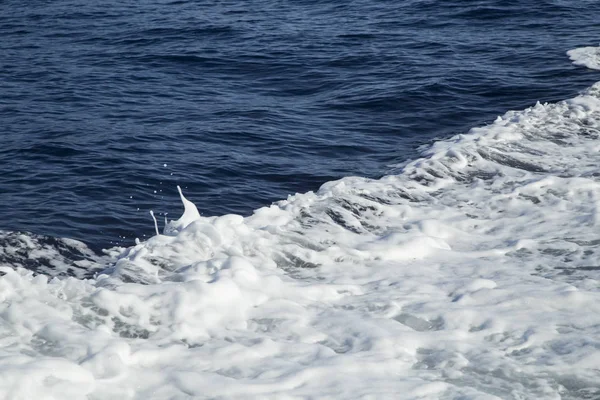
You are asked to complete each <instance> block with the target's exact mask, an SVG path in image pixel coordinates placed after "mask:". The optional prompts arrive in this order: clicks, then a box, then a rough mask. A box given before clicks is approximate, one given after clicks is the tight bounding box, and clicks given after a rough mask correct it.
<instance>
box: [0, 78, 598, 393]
mask: <svg viewBox="0 0 600 400" xmlns="http://www.w3.org/2000/svg"><path fill="white" fill-rule="evenodd" d="M599 138H600V83H597V84H596V85H594V86H592V87H591V88H589V89H588V90H587V91H585V92H584V93H582V94H581V95H580V96H577V97H575V98H573V99H570V100H566V101H562V102H559V103H556V104H539V103H538V104H536V105H535V106H533V107H531V108H528V109H526V110H522V111H510V112H508V113H506V114H505V115H503V116H501V117H498V119H497V120H496V121H495V122H494V123H492V124H490V125H488V126H484V127H480V128H474V129H472V130H471V131H470V132H469V133H467V134H463V135H457V136H455V137H452V138H450V139H448V140H443V141H439V142H436V143H435V144H434V145H432V146H431V147H430V148H429V149H427V150H425V151H424V153H423V154H422V157H421V158H419V159H416V160H414V161H411V162H407V163H405V164H403V165H400V166H397V168H398V170H399V173H398V174H395V175H390V176H386V177H383V178H381V179H366V178H358V177H347V178H344V179H341V180H338V181H334V182H329V183H326V184H325V185H323V186H322V187H321V188H320V190H318V191H317V192H314V193H313V192H309V193H305V194H298V195H295V196H290V197H289V198H288V199H287V200H283V201H280V202H278V203H276V204H273V205H271V206H270V207H264V208H261V209H258V210H256V211H255V212H254V214H253V215H252V216H250V217H247V218H243V217H241V216H238V215H224V216H218V217H203V216H200V213H199V212H198V210H197V209H196V207H195V206H194V204H193V203H192V202H191V201H189V200H187V199H185V197H184V196H183V194H182V196H181V198H182V201H183V203H184V206H185V212H184V214H183V216H182V217H181V218H180V219H179V220H177V221H171V222H168V223H166V225H165V226H164V229H163V233H162V234H159V235H156V236H154V237H152V238H150V239H149V240H147V241H144V242H139V243H138V244H136V245H135V246H133V247H130V248H128V249H113V250H112V251H109V252H107V254H106V255H105V256H104V258H97V257H96V258H95V256H94V255H93V254H91V253H90V252H89V251H88V250H86V249H85V248H84V247H82V245H79V244H77V242H66V243H63V244H61V243H62V242H61V243H58V244H56V243H55V247H56V248H57V249H58V248H60V246H64V245H65V244H66V246H67V247H68V251H62V252H61V251H59V250H56V249H55V250H53V247H52V244H48V243H49V242H48V240H41V239H39V238H37V239H36V238H33V237H32V236H29V237H27V235H23V234H5V235H4V236H3V239H2V240H3V242H2V243H4V247H3V253H2V255H3V257H4V258H3V261H2V264H3V267H1V268H0V270H1V271H2V273H3V276H2V277H0V288H1V290H0V297H1V299H2V301H1V302H0V316H1V317H2V323H1V324H0V338H1V340H2V343H3V345H2V348H1V349H0V355H1V357H0V397H3V398H44V396H46V397H48V398H50V397H52V396H54V397H55V398H63V399H66V398H84V397H85V396H89V397H93V398H95V399H104V398H106V399H114V398H119V399H142V398H156V399H158V398H170V399H171V398H188V397H193V398H209V397H210V398H248V397H252V398H255V397H260V398H278V399H280V398H305V397H319V398H362V397H367V396H371V397H374V398H394V397H397V396H398V394H399V393H402V397H403V398H406V399H413V398H414V399H416V398H419V399H422V398H431V399H451V398H457V397H461V396H462V397H464V398H471V399H495V398H537V399H561V398H585V397H586V396H587V397H589V398H592V397H594V396H598V395H600V387H599V386H598V382H599V381H600V373H599V372H598V371H600V365H599V364H598V363H599V361H598V357H597V355H598V346H599V342H598V338H599V337H600V328H599V327H600V293H599V292H598V280H599V279H600V276H599V275H598V274H599V273H600V272H599V271H600V252H599V251H598V244H599V243H600V237H599V236H598V224H599V223H600V214H599V207H600V173H599V172H598V165H599V164H600V144H599V143H600V142H599V141H598V139H599ZM34 239H35V240H34ZM36 240H37V242H36ZM11 243H12V244H11ZM15 243H16V244H15ZM35 243H38V244H37V245H36V244H35ZM13 245H14V246H13ZM11 246H12V247H11ZM19 246H20V247H19ZM36 246H37V247H36ZM44 246H46V247H44ZM48 246H50V247H48ZM24 248H26V249H25V250H23V251H21V250H19V249H24ZM34 248H36V249H37V250H36V249H34ZM44 248H45V249H46V250H43V249H44ZM35 251H38V253H39V254H42V256H43V257H39V258H41V259H60V260H62V261H61V262H59V263H57V266H55V267H54V268H53V266H52V265H49V266H48V265H46V266H45V267H44V268H43V269H37V270H36V268H39V265H37V266H35V265H34V266H33V267H32V268H30V269H26V268H27V267H28V265H27V262H26V261H25V260H24V259H25V258H26V257H25V255H27V254H31V253H32V252H35ZM11 252H13V254H17V255H19V254H20V256H19V257H21V259H23V260H22V261H21V262H22V265H21V267H16V264H15V262H7V260H6V259H5V258H6V257H5V255H6V254H10V253H11ZM40 252H41V253H40ZM51 254H55V256H52V255H51ZM61 257H62V258H61ZM75 259H83V260H86V262H87V263H88V264H86V268H88V269H89V270H94V271H99V272H97V273H96V274H94V276H93V277H92V276H88V277H87V278H88V279H78V278H77V276H79V277H82V278H85V276H82V275H79V274H77V273H72V274H71V275H74V276H70V277H66V278H61V279H59V278H58V277H59V276H63V275H65V273H64V272H65V271H67V273H68V268H67V269H65V268H66V267H65V264H67V263H68V260H75ZM15 260H17V259H15ZM65 260H66V261H65ZM73 263H75V261H73ZM17 264H18V263H17ZM22 267H23V268H22ZM30 267H31V266H30ZM48 275H50V277H48ZM52 275H54V276H56V277H54V278H52V277H51V276H52Z"/></svg>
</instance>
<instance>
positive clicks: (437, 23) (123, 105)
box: [0, 0, 600, 248]
mask: <svg viewBox="0 0 600 400" xmlns="http://www.w3.org/2000/svg"><path fill="white" fill-rule="evenodd" d="M598 15H600V3H598V2H595V1H579V2H570V1H508V2H506V1H470V2H464V1H411V0H406V1H372V0H370V1H348V2H342V1H268V0H259V1H253V2H236V1H227V2H220V1H219V2H217V1H214V2H213V1H156V0H151V1H118V2H117V1H111V0H107V1H103V2H95V1H81V0H71V1H68V0H56V1H39V2H21V1H13V0H4V1H2V2H0V38H1V40H0V137H1V138H2V146H0V163H1V166H2V174H0V205H1V207H0V229H3V230H25V231H30V232H33V233H36V234H46V235H52V236H66V237H73V238H77V239H80V240H84V241H86V242H88V243H90V244H91V245H92V247H94V248H99V247H105V246H110V245H111V244H112V243H123V244H130V243H132V239H133V238H134V237H136V236H139V237H143V236H146V235H149V234H151V233H152V231H153V229H152V222H151V219H150V216H149V215H148V211H149V210H150V209H154V210H155V211H156V212H170V213H171V214H172V215H173V214H178V213H179V211H180V205H179V200H178V197H177V191H176V185H181V186H182V188H183V189H184V192H185V193H186V194H187V195H188V197H190V198H192V199H193V200H194V201H195V203H196V204H197V205H198V207H199V209H200V211H201V212H202V213H203V214H205V215H216V214H224V213H230V212H235V213H241V214H244V215H247V214H250V213H251V211H252V210H253V209H255V208H257V207H259V206H262V205H267V204H269V203H270V202H272V201H275V200H279V199H283V198H285V197H286V196H287V195H288V194H290V193H295V192H305V191H308V190H315V189H317V188H318V187H319V186H320V185H321V184H322V183H324V182H327V181H330V180H333V179H337V178H341V177H343V176H348V175H361V176H368V177H378V176H382V175H384V174H385V173H386V172H387V171H389V168H390V165H393V164H395V163H398V162H401V161H404V160H406V159H408V158H414V157H416V156H417V152H416V147H417V146H419V145H421V144H424V143H429V142H430V141H431V140H433V139H434V138H440V137H447V136H449V135H450V134H453V133H459V132H465V131H467V130H468V128H470V127H471V126H475V125H481V124H485V123H488V122H490V121H492V120H493V119H494V118H495V117H496V115H498V114H502V113H504V111H506V110H508V109H521V108H524V107H526V106H529V105H532V104H534V103H535V102H536V101H541V102H544V101H556V100H559V99H564V98H567V97H570V96H573V95H575V94H576V93H577V92H579V91H580V90H582V89H584V88H585V87H586V86H589V85H590V84H591V83H593V82H595V81H597V80H599V79H598V73H594V72H591V71H588V70H586V69H584V68H579V67H575V66H573V65H571V63H570V61H569V60H568V58H567V57H566V56H565V52H566V51H567V50H569V49H571V48H575V47H580V46H585V45H595V44H597V41H598V34H599V29H598V24H597V16H598Z"/></svg>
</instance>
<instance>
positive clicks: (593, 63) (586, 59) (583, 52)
mask: <svg viewBox="0 0 600 400" xmlns="http://www.w3.org/2000/svg"><path fill="white" fill-rule="evenodd" d="M567 55H568V56H569V58H570V59H571V60H572V61H573V64H575V65H580V66H582V67H587V68H590V69H598V70H600V47H580V48H578V49H573V50H569V51H567Z"/></svg>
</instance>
